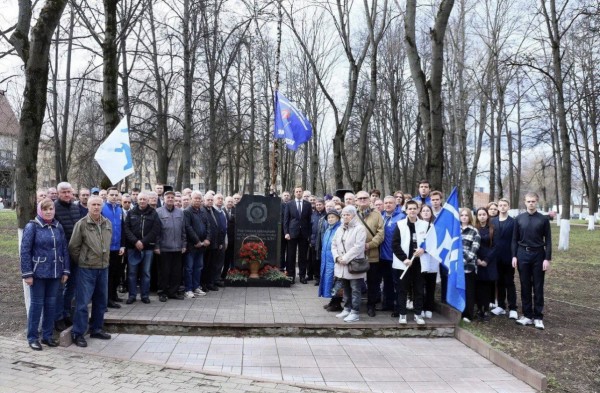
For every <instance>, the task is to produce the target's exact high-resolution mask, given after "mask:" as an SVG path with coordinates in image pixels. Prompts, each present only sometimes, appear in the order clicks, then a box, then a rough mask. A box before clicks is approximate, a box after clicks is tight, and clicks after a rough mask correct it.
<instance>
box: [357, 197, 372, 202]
mask: <svg viewBox="0 0 600 393" xmlns="http://www.w3.org/2000/svg"><path fill="white" fill-rule="evenodd" d="M356 199H358V200H359V201H360V200H361V199H369V197H360V198H356Z"/></svg>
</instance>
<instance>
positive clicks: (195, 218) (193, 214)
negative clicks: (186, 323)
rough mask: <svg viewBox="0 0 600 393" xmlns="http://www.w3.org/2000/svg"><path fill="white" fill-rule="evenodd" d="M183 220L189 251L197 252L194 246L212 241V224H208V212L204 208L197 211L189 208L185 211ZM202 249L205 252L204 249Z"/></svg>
mask: <svg viewBox="0 0 600 393" xmlns="http://www.w3.org/2000/svg"><path fill="white" fill-rule="evenodd" d="M183 219H184V221H185V233H186V235H187V242H188V243H187V248H188V250H195V249H196V248H194V245H196V244H198V242H200V241H204V240H206V239H209V240H210V237H211V233H210V224H209V223H208V216H207V215H206V210H204V209H203V208H200V209H197V210H196V209H194V208H193V207H192V206H188V207H187V208H186V209H185V210H184V211H183ZM200 249H201V250H204V248H200Z"/></svg>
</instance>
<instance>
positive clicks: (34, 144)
mask: <svg viewBox="0 0 600 393" xmlns="http://www.w3.org/2000/svg"><path fill="white" fill-rule="evenodd" d="M66 4H67V2H66V0H47V1H46V2H45V3H44V5H43V7H42V9H41V11H40V14H39V16H38V18H37V20H36V24H35V26H34V28H33V29H32V30H31V32H30V28H31V12H32V10H31V3H30V2H28V1H26V0H21V1H19V19H18V22H17V25H16V28H15V30H14V32H13V34H12V36H11V37H10V43H11V44H12V45H13V47H14V48H15V50H16V52H17V54H18V55H19V57H20V58H21V60H23V63H24V65H25V89H24V90H23V107H22V108H21V117H20V119H19V125H20V128H21V132H20V133H19V139H18V142H17V160H16V171H15V183H16V194H17V195H16V198H17V209H16V210H17V218H18V225H19V228H24V227H25V225H26V224H27V222H28V221H29V220H30V219H31V218H33V217H34V216H35V192H36V179H37V156H38V145H39V141H40V134H41V132H42V125H43V123H44V114H45V112H46V100H47V88H48V63H49V55H50V41H51V39H52V35H53V34H54V31H55V30H56V27H57V26H58V23H59V22H60V17H61V15H62V13H63V11H64V9H65V5H66ZM29 36H31V41H30V40H29Z"/></svg>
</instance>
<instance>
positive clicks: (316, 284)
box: [315, 278, 321, 287]
mask: <svg viewBox="0 0 600 393" xmlns="http://www.w3.org/2000/svg"><path fill="white" fill-rule="evenodd" d="M320 283H321V281H320V280H319V279H318V278H316V279H315V287H318V286H319V284H320Z"/></svg>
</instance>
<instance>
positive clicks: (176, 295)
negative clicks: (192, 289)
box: [159, 293, 185, 300]
mask: <svg viewBox="0 0 600 393" xmlns="http://www.w3.org/2000/svg"><path fill="white" fill-rule="evenodd" d="M169 299H176V300H183V299H185V296H183V293H177V294H175V295H171V296H169ZM159 300H160V299H159Z"/></svg>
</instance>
